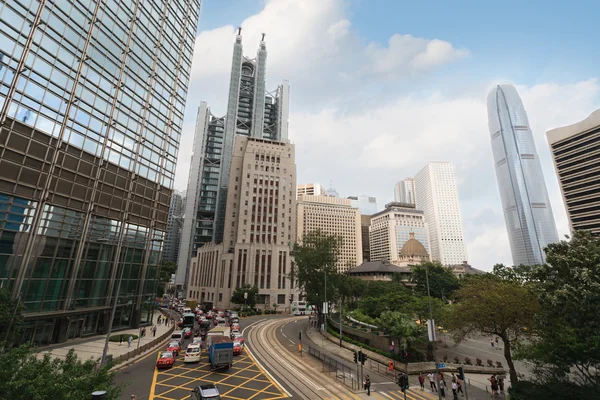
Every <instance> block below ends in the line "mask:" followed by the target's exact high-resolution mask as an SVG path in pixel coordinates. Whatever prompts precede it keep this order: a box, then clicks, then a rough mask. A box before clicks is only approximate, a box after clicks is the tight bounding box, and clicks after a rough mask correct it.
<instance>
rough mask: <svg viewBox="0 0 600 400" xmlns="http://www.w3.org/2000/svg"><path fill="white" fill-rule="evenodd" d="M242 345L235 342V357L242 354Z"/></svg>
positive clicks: (237, 341)
mask: <svg viewBox="0 0 600 400" xmlns="http://www.w3.org/2000/svg"><path fill="white" fill-rule="evenodd" d="M242 347H244V346H242V343H241V342H240V341H239V340H236V341H234V342H233V355H234V356H235V355H239V354H242Z"/></svg>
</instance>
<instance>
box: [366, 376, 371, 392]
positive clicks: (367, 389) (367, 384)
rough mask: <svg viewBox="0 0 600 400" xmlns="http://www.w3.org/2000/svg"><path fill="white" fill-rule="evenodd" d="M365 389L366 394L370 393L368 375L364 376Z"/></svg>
mask: <svg viewBox="0 0 600 400" xmlns="http://www.w3.org/2000/svg"><path fill="white" fill-rule="evenodd" d="M365 390H366V391H367V396H370V395H371V378H369V375H367V376H365Z"/></svg>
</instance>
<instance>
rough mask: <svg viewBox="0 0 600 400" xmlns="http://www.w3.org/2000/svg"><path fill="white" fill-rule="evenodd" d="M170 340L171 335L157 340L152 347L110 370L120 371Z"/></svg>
mask: <svg viewBox="0 0 600 400" xmlns="http://www.w3.org/2000/svg"><path fill="white" fill-rule="evenodd" d="M173 330H174V328H172V329H171V332H173ZM169 340H171V339H170V338H169V337H167V338H165V339H164V340H163V341H160V340H157V343H156V344H155V345H154V346H153V347H151V348H150V349H148V350H146V351H145V352H143V353H140V354H138V355H137V356H134V357H132V358H130V359H129V360H127V361H123V362H122V363H121V364H117V365H115V366H114V367H112V368H111V369H110V370H109V371H110V372H119V371H120V370H122V369H124V368H127V367H129V366H130V365H132V364H135V363H136V362H138V361H139V360H141V359H142V358H145V357H146V356H148V355H149V354H150V353H152V352H154V351H155V350H156V349H158V348H159V347H162V346H164V345H165V343H167V342H168V341H169Z"/></svg>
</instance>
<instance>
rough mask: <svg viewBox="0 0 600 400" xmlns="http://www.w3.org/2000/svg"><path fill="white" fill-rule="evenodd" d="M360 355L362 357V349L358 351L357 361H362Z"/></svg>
mask: <svg viewBox="0 0 600 400" xmlns="http://www.w3.org/2000/svg"><path fill="white" fill-rule="evenodd" d="M362 357H363V352H362V351H360V350H359V351H358V362H360V363H362Z"/></svg>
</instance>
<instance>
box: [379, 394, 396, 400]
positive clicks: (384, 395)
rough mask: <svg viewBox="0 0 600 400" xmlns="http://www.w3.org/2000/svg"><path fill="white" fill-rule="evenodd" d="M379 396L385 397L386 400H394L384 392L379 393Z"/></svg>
mask: <svg viewBox="0 0 600 400" xmlns="http://www.w3.org/2000/svg"><path fill="white" fill-rule="evenodd" d="M379 394H380V395H382V396H385V397H387V398H388V399H392V400H394V398H393V397H392V396H390V395H389V394H385V392H379Z"/></svg>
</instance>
